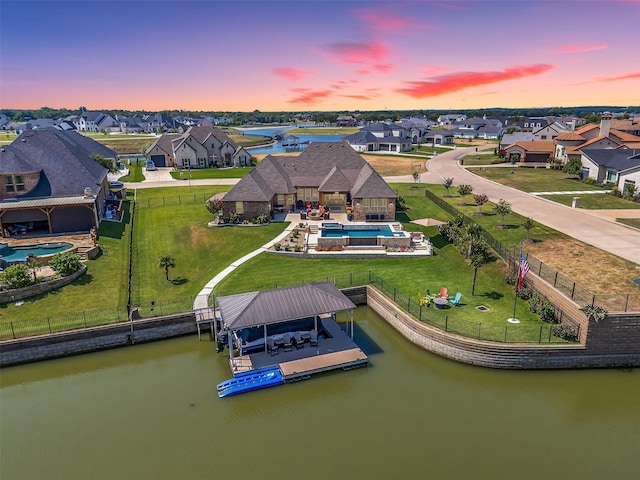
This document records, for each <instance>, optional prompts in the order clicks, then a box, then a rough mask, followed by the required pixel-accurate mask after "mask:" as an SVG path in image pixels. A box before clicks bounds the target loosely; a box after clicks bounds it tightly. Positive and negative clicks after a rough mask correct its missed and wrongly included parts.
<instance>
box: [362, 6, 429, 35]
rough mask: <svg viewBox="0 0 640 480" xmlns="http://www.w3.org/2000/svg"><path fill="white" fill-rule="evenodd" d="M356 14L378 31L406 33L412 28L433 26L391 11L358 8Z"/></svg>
mask: <svg viewBox="0 0 640 480" xmlns="http://www.w3.org/2000/svg"><path fill="white" fill-rule="evenodd" d="M354 13H355V16H356V17H357V18H359V19H360V20H362V21H364V22H365V23H366V24H367V25H368V26H369V28H371V29H372V30H377V31H386V32H396V33H406V32H407V31H408V30H411V29H414V30H415V29H425V28H432V27H431V25H429V24H427V23H423V22H416V21H414V20H412V19H410V18H404V17H400V16H397V15H395V14H394V13H391V12H389V11H378V10H356V11H355V12H354Z"/></svg>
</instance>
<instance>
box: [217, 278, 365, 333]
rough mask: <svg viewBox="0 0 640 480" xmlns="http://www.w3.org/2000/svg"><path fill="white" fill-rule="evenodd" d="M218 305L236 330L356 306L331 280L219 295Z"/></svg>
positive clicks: (224, 318) (229, 325)
mask: <svg viewBox="0 0 640 480" xmlns="http://www.w3.org/2000/svg"><path fill="white" fill-rule="evenodd" d="M218 305H219V307H220V315H221V316H222V320H223V322H224V323H225V325H226V326H227V327H229V328H232V329H234V330H237V329H240V328H248V327H257V326H260V325H269V324H272V323H280V322H286V321H290V320H296V319H299V318H307V317H313V316H315V315H321V314H324V313H333V312H339V311H342V310H350V309H353V308H356V306H355V305H354V303H353V302H352V301H351V300H349V299H348V298H347V297H346V296H345V295H344V294H343V293H342V292H340V290H338V289H337V288H336V287H335V286H333V285H332V284H331V283H328V282H325V283H316V284H309V285H299V286H296V287H289V288H282V289H278V290H269V291H265V292H251V293H244V294H239V295H229V296H225V297H219V298H218Z"/></svg>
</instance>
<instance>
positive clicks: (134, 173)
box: [118, 160, 145, 183]
mask: <svg viewBox="0 0 640 480" xmlns="http://www.w3.org/2000/svg"><path fill="white" fill-rule="evenodd" d="M143 166H144V162H141V161H139V160H136V161H135V162H130V163H129V165H128V166H127V168H128V169H129V175H125V176H124V177H120V178H119V179H118V180H119V181H120V182H132V183H133V182H142V181H143V180H144V179H145V176H144V172H143Z"/></svg>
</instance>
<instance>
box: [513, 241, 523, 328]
mask: <svg viewBox="0 0 640 480" xmlns="http://www.w3.org/2000/svg"><path fill="white" fill-rule="evenodd" d="M521 259H522V243H520V255H518V276H517V277H516V294H515V296H514V297H513V317H512V318H513V319H514V320H516V307H517V304H518V287H519V286H520V269H521V268H522V265H520V261H521Z"/></svg>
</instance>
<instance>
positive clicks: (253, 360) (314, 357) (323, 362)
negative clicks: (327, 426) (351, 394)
mask: <svg viewBox="0 0 640 480" xmlns="http://www.w3.org/2000/svg"><path fill="white" fill-rule="evenodd" d="M322 325H323V327H324V329H325V330H326V331H327V333H328V334H329V335H330V337H327V338H323V337H320V338H318V345H317V346H310V345H309V344H305V345H304V348H299V349H297V348H295V347H294V348H293V349H292V350H291V351H287V352H285V351H283V350H282V349H280V351H279V352H278V353H277V354H275V355H270V354H269V353H267V352H264V351H261V352H256V353H250V354H246V355H242V356H241V357H234V358H233V359H232V360H230V366H231V371H232V372H233V374H234V375H236V374H238V373H242V372H247V371H250V370H257V369H261V368H265V367H270V366H275V365H277V366H279V367H280V370H281V371H282V376H283V379H284V381H285V382H290V381H296V380H301V379H306V378H309V377H310V376H311V375H313V374H315V373H320V372H326V371H329V370H337V369H344V370H349V369H351V368H357V367H361V366H364V365H367V364H368V363H369V358H368V357H367V355H366V354H365V353H364V352H363V351H362V350H361V349H360V348H359V347H358V345H356V344H355V343H354V342H353V340H351V338H350V337H349V336H348V335H347V333H346V332H345V331H344V330H342V329H341V328H340V325H338V323H337V322H336V321H335V320H333V318H331V317H329V318H322Z"/></svg>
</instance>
